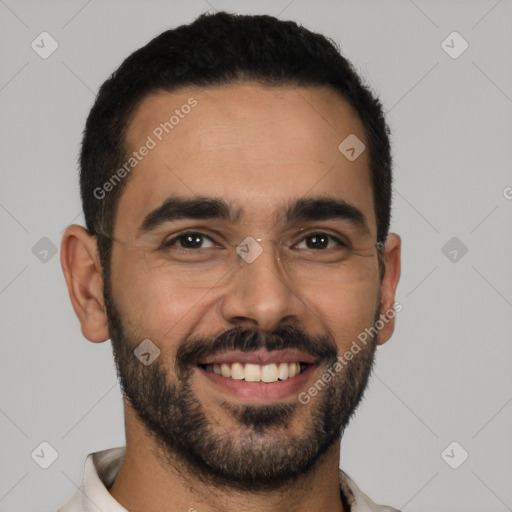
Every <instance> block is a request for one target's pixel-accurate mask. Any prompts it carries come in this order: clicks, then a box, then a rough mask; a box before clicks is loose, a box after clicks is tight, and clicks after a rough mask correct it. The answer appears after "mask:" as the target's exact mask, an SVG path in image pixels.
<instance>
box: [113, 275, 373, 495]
mask: <svg viewBox="0 0 512 512" xmlns="http://www.w3.org/2000/svg"><path fill="white" fill-rule="evenodd" d="M104 298H105V306H106V312H107V317H108V326H109V333H110V339H111V341H112V347H113V354H114V360H115V364H116V370H117V375H118V378H119V380H120V385H121V390H122V393H123V396H124V398H125V399H127V400H128V402H129V403H130V405H131V407H132V408H133V410H134V412H135V413H136V415H137V416H138V419H139V421H140V422H141V423H142V424H143V425H144V426H145V427H146V430H147V432H148V434H149V435H150V436H151V437H152V439H153V440H154V441H155V446H156V447H157V449H158V450H157V456H158V457H159V458H160V460H161V461H162V462H164V463H166V464H168V465H169V466H170V467H174V468H177V469H178V470H179V471H180V472H182V473H183V469H186V470H187V471H188V472H189V474H190V475H193V476H194V478H196V479H199V480H201V481H202V482H204V483H205V484H211V485H215V486H219V487H225V488H231V489H237V490H240V491H252V492H254V491H265V490H272V489H277V488H280V487H282V486H284V485H289V484H290V482H292V481H293V480H296V479H298V478H300V477H304V476H306V475H307V474H309V473H310V472H311V471H312V470H313V469H314V468H315V467H316V465H317V464H318V463H319V461H320V460H321V458H322V456H323V455H324V454H325V453H326V452H327V451H328V450H329V449H330V448H333V447H334V445H335V444H336V443H337V442H339V441H340V439H341V437H342V435H343V432H344V430H345V428H346V426H347V425H348V423H349V421H350V419H351V417H352V415H353V413H354V411H355V410H356V408H357V406H358V405H359V403H360V401H361V400H362V398H363V395H364V391H365V389H366V387H367V384H368V380H369V376H370V374H371V372H372V369H373V364H374V358H375V349H376V345H377V343H376V342H377V336H374V337H373V338H372V339H370V340H369V342H367V344H366V345H365V346H364V347H362V348H361V351H360V352H359V353H357V354H356V355H355V356H354V357H353V359H352V360H351V361H350V362H347V364H346V366H344V367H343V369H342V370H341V371H337V372H332V378H331V379H330V380H329V381H328V382H325V381H323V382H322V383H321V384H322V386H323V388H322V389H321V390H320V391H319V392H318V394H317V396H316V397H315V400H311V401H310V402H309V403H308V404H307V405H305V404H304V403H303V402H300V401H299V400H298V399H297V400H296V401H294V402H293V403H290V402H283V403H274V404H243V403H239V404H233V402H232V401H231V402H228V401H223V402H221V404H220V405H221V407H222V408H223V410H224V411H225V412H226V413H227V414H228V415H229V416H230V417H231V418H232V420H233V421H234V422H235V424H236V427H235V428H232V427H231V428H223V427H222V426H221V425H219V424H218V423H217V422H216V421H215V420H214V419H213V418H212V417H211V416H210V415H208V414H207V412H206V411H205V409H204V407H203V405H202V403H201V402H200V401H199V400H198V398H197V397H196V395H195V393H194V391H193V389H192V386H191V379H192V375H193V373H194V371H196V370H197V365H198V361H199V360H200V359H201V358H204V357H207V356H211V355H214V354H218V353H220V352H224V351H227V350H242V351H248V352H250V351H254V350H258V349H267V350H279V349H298V350H300V351H303V352H305V353H306V354H308V355H311V356H313V357H314V358H315V359H316V360H317V362H318V364H319V366H321V367H322V368H323V369H324V370H328V369H332V367H333V366H334V364H335V363H336V361H337V357H338V354H337V349H336V345H335V343H334V341H333V340H332V339H331V338H330V337H326V336H310V335H308V334H307V333H305V332H304V331H302V330H301V329H298V328H296V327H290V326H286V327H283V328H280V329H278V330H275V331H273V332H272V333H270V334H264V333H262V332H261V331H260V330H258V329H247V328H241V327H236V328H233V329H230V330H228V331H225V332H224V333H222V334H221V335H219V336H217V337H214V338H211V339H210V338H204V337H195V338H188V339H185V340H184V341H183V342H182V343H181V345H180V346H179V348H178V350H177V353H176V359H175V364H174V368H173V367H169V366H165V358H164V357H158V358H157V359H155V361H153V362H152V363H151V364H150V365H148V366H145V365H144V364H142V363H141V361H139V360H138V359H137V357H136V356H135V355H134V350H135V348H136V347H137V346H138V345H139V344H140V342H141V341H142V338H141V337H138V336H136V335H135V334H134V333H129V332H126V330H125V328H124V326H123V322H122V318H121V316H120V313H119V311H118V310H117V308H116V307H115V305H114V302H113V300H112V293H111V287H110V282H109V276H108V275H105V276H104ZM378 309H379V308H377V311H376V313H375V321H376V320H377V318H378ZM173 370H174V373H173ZM322 373H323V372H322ZM304 408H307V413H306V414H304V413H305V409H304ZM298 413H301V414H302V416H303V417H304V416H305V419H304V421H303V422H302V423H301V429H300V432H299V433H293V434H292V433H291V430H290V429H289V426H290V423H291V422H292V420H293V419H294V417H295V416H296V415H297V414H298Z"/></svg>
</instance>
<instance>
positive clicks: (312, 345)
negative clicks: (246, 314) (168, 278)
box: [176, 326, 338, 371]
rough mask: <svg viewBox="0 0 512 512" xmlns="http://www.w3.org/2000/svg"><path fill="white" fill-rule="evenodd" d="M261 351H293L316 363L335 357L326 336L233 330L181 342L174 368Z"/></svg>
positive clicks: (292, 329) (281, 330) (283, 330)
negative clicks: (230, 354)
mask: <svg viewBox="0 0 512 512" xmlns="http://www.w3.org/2000/svg"><path fill="white" fill-rule="evenodd" d="M261 349H266V350H268V351H272V350H284V349H296V350H300V351H301V352H304V353H305V354H307V355H309V356H311V357H313V358H314V359H315V360H317V362H318V363H331V364H333V363H334V362H335V361H336V360H337V357H338V352H337V349H336V345H335V343H334V340H333V339H332V338H331V337H329V336H325V335H319V336H310V335H308V334H307V333H305V332H304V331H303V330H301V329H299V328H297V327H293V326H286V327H282V328H279V329H276V330H274V331H272V332H271V333H268V334H266V333H264V332H262V331H261V330H259V329H257V328H244V327H234V328H232V329H229V330H227V331H224V332H223V333H221V334H220V335H219V336H217V337H216V338H214V339H213V340H212V339H208V338H205V337H197V338H189V339H187V340H185V341H184V342H183V344H182V345H181V346H180V348H179V349H178V351H177V353H176V367H177V370H178V371H185V370H187V369H189V368H191V367H193V366H196V365H197V364H198V362H199V361H200V360H201V359H203V358H206V357H211V356H215V355H217V354H220V353H223V352H228V351H232V350H240V351H242V352H254V351H256V350H261Z"/></svg>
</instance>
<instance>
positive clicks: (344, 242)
mask: <svg viewBox="0 0 512 512" xmlns="http://www.w3.org/2000/svg"><path fill="white" fill-rule="evenodd" d="M301 235H302V236H301V238H300V239H299V240H298V241H297V242H295V243H294V244H293V246H292V247H295V246H296V245H298V244H300V243H302V242H303V241H304V240H305V239H306V238H308V237H310V236H315V235H324V236H327V237H328V238H330V239H331V240H334V241H335V242H336V243H337V244H338V245H339V246H341V247H347V248H348V247H350V243H349V242H348V240H344V238H343V237H342V236H340V235H333V234H332V233H329V232H328V231H325V230H320V229H316V230H312V231H310V232H309V233H306V234H301Z"/></svg>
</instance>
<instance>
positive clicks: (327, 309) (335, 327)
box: [314, 279, 379, 352]
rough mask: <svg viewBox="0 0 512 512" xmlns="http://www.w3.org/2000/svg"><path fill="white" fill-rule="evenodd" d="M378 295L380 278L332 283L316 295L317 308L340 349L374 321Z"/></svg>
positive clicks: (349, 343) (341, 350) (342, 349)
mask: <svg viewBox="0 0 512 512" xmlns="http://www.w3.org/2000/svg"><path fill="white" fill-rule="evenodd" d="M378 299H379V282H378V279H374V280H372V281H365V282H358V283H350V284H345V285H343V286H339V287H332V288H330V289H329V291H328V292H326V293H323V294H322V296H317V297H316V299H314V300H316V307H315V310H316V311H317V312H318V314H319V316H320V318H321V319H322V321H323V323H324V327H325V328H327V329H328V330H329V333H330V334H331V335H332V336H333V337H334V340H335V342H336V345H337V346H338V350H339V352H344V351H345V349H346V348H348V347H350V345H351V344H352V342H353V341H354V340H356V339H357V336H358V335H359V334H360V333H361V332H364V330H365V329H366V328H368V327H370V326H372V325H373V323H374V320H375V312H376V309H377V306H378Z"/></svg>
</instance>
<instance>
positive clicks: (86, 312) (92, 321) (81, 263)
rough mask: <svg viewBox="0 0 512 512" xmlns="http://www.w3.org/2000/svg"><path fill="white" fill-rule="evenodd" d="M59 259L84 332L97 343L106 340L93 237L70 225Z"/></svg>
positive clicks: (97, 258)
mask: <svg viewBox="0 0 512 512" xmlns="http://www.w3.org/2000/svg"><path fill="white" fill-rule="evenodd" d="M60 262H61V266H62V271H63V272H64V278H65V279H66V285H67V288H68V293H69V298H70V300H71V304H72V306H73V309H74V311H75V314H76V316H77V317H78V320H79V321H80V325H81V327H82V333H83V335H84V336H85V337H86V338H87V339H88V340H89V341H92V342H96V343H99V342H102V341H105V340H107V339H108V338H109V333H108V326H107V316H106V313H105V304H104V301H103V282H102V279H101V265H100V262H99V255H98V248H97V243H96V238H95V237H94V236H93V235H91V234H90V233H89V232H88V231H87V230H86V229H85V228H83V227H81V226H77V225H72V226H69V227H68V228H67V229H66V231H65V232H64V235H63V237H62V244H61V252H60Z"/></svg>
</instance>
